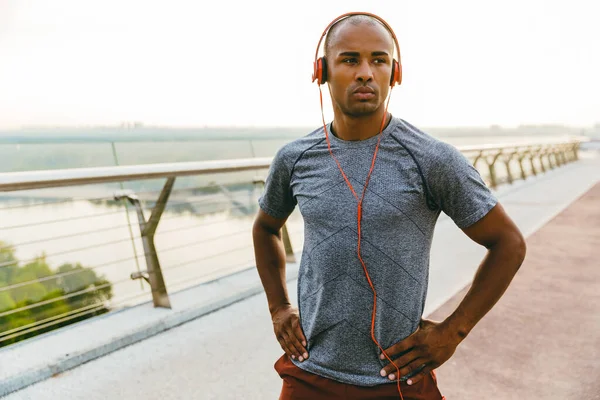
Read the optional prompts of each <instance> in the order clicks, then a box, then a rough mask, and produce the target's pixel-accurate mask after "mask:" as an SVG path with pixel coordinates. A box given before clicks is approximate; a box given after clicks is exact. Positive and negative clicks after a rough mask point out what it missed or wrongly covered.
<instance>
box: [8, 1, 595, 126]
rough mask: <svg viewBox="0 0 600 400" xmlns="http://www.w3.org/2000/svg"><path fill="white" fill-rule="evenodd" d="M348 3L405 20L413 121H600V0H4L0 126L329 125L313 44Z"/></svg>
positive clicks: (401, 23)
mask: <svg viewBox="0 0 600 400" xmlns="http://www.w3.org/2000/svg"><path fill="white" fill-rule="evenodd" d="M349 11H367V12H372V13H375V14H377V15H379V16H381V17H382V18H384V19H385V20H386V21H387V22H388V23H389V24H390V25H391V26H392V27H393V29H394V31H395V33H396V35H397V36H398V38H399V41H400V47H401V53H402V57H401V61H402V66H403V72H404V73H403V83H402V85H401V86H399V87H396V88H394V90H393V92H392V99H391V102H390V111H391V112H392V114H394V115H396V116H399V117H402V118H404V119H406V120H408V121H410V122H412V123H413V124H416V125H425V126H429V127H431V126H488V125H493V124H495V125H501V126H517V125H520V124H565V125H575V126H590V125H593V124H596V123H600V73H599V71H600V44H599V43H600V40H599V39H600V24H599V23H598V17H597V16H598V15H600V12H599V11H600V6H599V5H598V2H597V1H595V0H585V1H584V0H570V1H569V2H567V1H564V0H562V1H555V0H543V1H542V0H505V1H493V2H492V1H481V0H455V1H447V0H410V1H409V0H394V1H390V0H384V1H380V0H370V1H365V0H360V1H355V0H340V1H337V0H329V1H323V0H320V1H319V0H317V1H315V0H302V1H295V2H291V1H281V0H279V1H274V0H273V1H272V0H257V1H230V0H221V1H210V2H208V1H197V0H194V1H176V0H169V1H150V0H143V1H142V0H103V1H93V2H92V1H84V0H53V1H46V0H38V1H34V0H0V128H3V129H11V128H19V127H23V126H32V125H53V126H56V125H64V126H88V125H119V124H121V123H122V122H126V121H129V122H133V121H139V122H142V123H143V124H144V125H159V126H175V127H197V126H285V127H287V126H314V127H317V126H318V125H319V123H320V118H321V117H320V108H319V93H318V88H317V85H316V83H312V82H311V74H312V64H313V61H314V52H315V49H316V45H317V42H318V40H319V37H320V35H321V33H322V31H323V29H324V28H325V27H326V26H327V24H328V23H329V22H330V21H331V20H333V19H334V18H335V17H337V16H338V15H340V14H342V13H345V12H349ZM321 51H322V49H321ZM323 89H325V90H324V92H325V93H327V90H326V86H323ZM326 102H327V103H326V107H325V116H326V118H327V119H328V120H330V119H331V118H332V117H333V112H332V110H331V104H330V103H329V100H328V98H327V97H326Z"/></svg>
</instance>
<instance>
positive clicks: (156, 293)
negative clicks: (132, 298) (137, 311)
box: [115, 177, 175, 308]
mask: <svg viewBox="0 0 600 400" xmlns="http://www.w3.org/2000/svg"><path fill="white" fill-rule="evenodd" d="M174 183H175V177H170V178H168V179H167V182H166V183H165V186H164V187H163V189H162V192H161V193H160V196H159V197H158V200H157V201H156V204H155V205H154V208H152V213H151V214H150V218H149V219H148V221H146V218H145V217H144V210H143V209H142V205H141V204H140V200H139V199H138V197H137V196H136V195H135V194H133V193H131V192H129V193H118V194H116V195H115V199H117V200H118V199H121V198H123V197H125V198H127V200H129V202H130V203H131V204H133V205H134V206H135V209H136V211H137V215H138V221H139V225H140V233H141V236H142V244H143V245H144V255H145V257H146V268H147V270H146V271H142V272H141V273H132V274H131V279H139V278H143V279H145V280H146V281H148V283H149V284H150V288H151V290H152V302H153V303H154V307H164V308H171V302H170V300H169V294H168V293H167V287H166V285H165V281H164V278H163V274H162V270H161V268H160V262H159V260H158V254H157V252H156V247H155V245H154V234H155V233H156V228H157V227H158V223H159V222H160V217H161V216H162V213H163V211H164V210H165V206H166V204H167V201H168V199H169V195H170V194H171V191H172V189H173V184H174Z"/></svg>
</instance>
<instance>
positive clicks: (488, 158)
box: [0, 139, 582, 346]
mask: <svg viewBox="0 0 600 400" xmlns="http://www.w3.org/2000/svg"><path fill="white" fill-rule="evenodd" d="M581 142H582V140H580V139H574V140H569V141H560V142H558V141H557V142H546V143H521V144H506V145H499V146H462V147H459V150H460V151H461V152H462V153H463V154H465V156H467V157H468V158H469V159H470V160H471V162H472V163H473V165H474V166H475V167H476V168H478V169H479V171H480V173H481V174H482V176H483V177H484V179H485V180H486V183H488V185H490V186H491V187H493V188H496V187H497V186H498V185H500V184H502V183H509V184H510V183H513V182H514V181H515V180H517V179H526V178H527V177H528V176H531V175H537V174H540V173H543V172H546V171H548V170H549V169H552V168H556V167H558V166H561V165H563V164H566V163H568V162H571V161H574V160H577V159H578V151H579V146H580V143H581ZM271 160H272V159H271V158H270V157H267V158H251V159H238V160H222V161H202V162H183V163H168V164H148V165H134V166H117V167H100V168H77V169H63V170H50V171H27V172H16V173H0V194H2V192H4V193H6V192H11V193H12V194H13V195H16V194H17V193H20V192H23V191H31V190H40V189H46V190H47V189H49V188H53V189H55V188H62V187H67V186H80V185H99V184H103V185H106V184H113V183H123V182H128V181H143V180H154V179H165V182H164V184H163V185H162V189H161V190H160V191H140V190H137V191H133V190H126V189H123V188H119V189H113V190H112V191H111V189H110V188H108V187H107V188H105V190H106V191H110V195H107V196H104V197H93V198H88V197H82V198H67V199H58V200H53V201H50V202H48V201H40V202H36V203H33V204H17V205H11V206H7V207H2V208H0V215H1V214H2V213H15V212H23V211H24V210H27V212H29V213H34V211H35V209H36V208H42V209H44V210H46V209H47V208H48V207H59V206H60V205H61V204H64V203H67V204H74V202H85V203H86V204H88V205H89V204H95V203H96V202H104V203H105V204H109V203H110V205H111V207H115V206H116V207H118V208H117V210H114V209H110V207H109V208H107V207H103V208H102V209H101V212H96V213H93V214H89V213H87V212H86V213H84V214H82V215H69V216H68V217H63V218H57V217H54V216H52V215H50V216H49V218H47V219H44V220H41V221H35V222H34V223H16V224H12V225H8V226H4V227H1V228H0V232H14V231H21V230H24V231H28V230H29V231H28V232H30V231H31V230H32V229H33V228H40V227H44V229H46V228H47V229H48V230H49V232H50V236H46V237H34V235H33V234H31V235H29V234H24V235H22V237H24V238H25V239H24V240H22V241H18V242H17V243H15V244H12V245H8V244H6V245H0V284H1V282H2V279H1V278H2V276H3V275H2V274H4V275H6V274H8V273H13V275H14V274H18V273H19V274H20V273H21V272H23V271H24V272H23V273H22V274H21V275H19V276H18V277H17V278H18V279H13V280H12V281H9V283H8V284H5V285H4V286H0V346H2V344H3V342H7V341H10V340H15V339H16V338H18V337H19V336H27V335H33V334H35V333H36V332H42V331H44V329H51V328H52V327H56V326H61V324H65V323H69V321H77V320H79V319H81V318H85V317H87V316H90V315H96V314H97V313H102V312H106V311H107V310H109V309H110V307H113V308H114V307H115V306H116V305H119V304H126V303H127V302H130V301H133V300H135V299H138V298H140V297H143V296H146V295H147V294H148V291H147V290H145V289H146V288H145V287H144V282H146V283H147V284H148V285H149V291H150V293H151V295H152V300H153V304H154V306H155V307H165V308H170V306H171V305H170V301H169V296H168V291H167V285H166V283H165V281H166V279H165V277H164V273H165V272H166V273H171V272H172V271H175V270H185V269H186V268H189V267H190V266H192V267H193V266H194V265H198V264H201V263H203V262H210V261H212V262H216V261H215V260H218V263H217V264H218V267H216V268H212V269H209V270H208V271H202V274H200V275H198V274H192V273H182V274H181V275H180V276H179V278H178V279H176V277H175V276H173V277H172V279H171V280H169V286H170V287H181V286H182V285H183V286H186V285H187V286H189V285H191V284H193V283H195V282H196V283H197V282H202V281H206V280H207V279H211V278H214V277H217V276H219V275H223V274H226V273H231V272H234V271H236V270H240V269H242V268H247V267H248V266H252V262H253V259H254V255H253V251H252V245H251V242H249V241H248V240H247V239H248V238H247V236H249V232H250V230H251V222H252V216H253V214H254V213H255V211H256V209H255V208H253V207H252V206H251V204H250V203H252V204H255V203H256V201H255V200H256V198H252V196H248V197H247V199H248V202H249V204H248V205H245V204H242V202H241V201H238V200H236V197H235V195H234V194H233V192H231V189H228V188H227V187H226V186H223V185H219V184H212V185H208V186H206V185H205V186H202V187H185V188H179V189H177V188H174V187H175V182H176V179H178V178H181V177H186V176H197V175H214V174H232V173H240V172H242V171H253V173H254V177H253V178H252V179H250V181H251V182H250V181H247V182H244V184H245V185H246V186H244V190H246V191H247V190H250V189H248V188H252V189H251V190H261V186H260V184H264V176H265V172H266V170H267V169H268V168H269V166H270V163H271ZM258 171H263V173H262V174H260V175H258V174H256V172H258ZM244 190H241V191H240V192H241V193H242V194H243V193H244ZM173 193H175V195H176V196H178V199H179V201H171V202H169V198H170V197H171V195H172V194H173ZM211 193H212V194H213V195H214V194H215V193H218V194H219V195H220V197H217V198H216V201H212V202H211V199H212V197H211V196H210V194H211ZM242 197H243V196H242ZM213 200H214V199H213ZM111 202H112V203H111ZM131 206H132V207H133V211H134V213H135V215H136V217H137V220H138V229H137V230H138V232H139V234H135V233H134V230H135V229H133V227H132V226H131V223H130V215H129V208H128V207H131ZM169 207H170V208H169ZM178 207H185V208H186V210H188V211H181V210H179V209H178ZM199 207H200V209H201V211H197V212H196V211H192V212H190V211H189V209H192V210H196V209H198V208H199ZM123 209H124V210H123ZM145 209H147V210H148V211H150V216H149V217H148V218H146V214H145ZM214 209H217V210H221V209H226V210H228V213H229V214H225V215H223V213H219V212H213V211H210V210H214ZM202 210H209V211H202ZM51 212H52V211H48V212H46V211H44V213H43V215H44V216H46V215H47V214H48V213H51ZM123 212H124V213H125V215H126V216H127V223H122V222H118V223H117V220H116V219H115V218H122V216H123ZM182 212H183V213H184V214H185V213H186V212H188V213H189V215H191V216H193V217H189V218H188V217H187V216H188V214H185V215H186V217H185V218H182V217H181V215H182V214H181V213H182ZM236 212H241V213H242V215H244V216H245V217H244V218H242V219H240V220H239V221H237V222H236V223H235V224H233V223H232V222H233V221H236V220H234V219H232V218H233V217H231V215H232V214H235V213H236ZM165 213H166V214H167V215H165ZM198 216H200V217H203V218H202V219H201V220H199V219H198V218H196V217H198ZM223 216H224V218H223ZM44 218H45V217H44ZM113 219H115V221H114V222H113V221H112V220H113ZM108 220H110V221H108ZM182 220H185V221H183V222H185V224H184V223H183V222H182ZM90 221H92V222H90ZM100 221H103V222H105V225H106V226H102V225H99V222H100ZM161 221H163V226H164V225H167V226H166V229H162V230H161V231H160V235H162V236H161V237H162V238H163V239H164V238H166V237H168V236H169V235H179V238H178V239H177V240H175V243H176V244H175V245H171V246H158V247H159V249H157V246H156V244H155V236H156V233H157V227H158V224H159V222H161ZM171 222H172V223H171ZM187 222H191V223H189V224H188V223H187ZM198 222H200V223H198ZM79 223H94V224H95V226H94V227H90V226H87V227H84V228H85V229H83V230H76V231H74V232H72V231H71V232H64V229H65V228H64V226H63V228H61V227H60V226H58V227H56V226H57V225H60V224H71V225H69V229H71V228H72V227H73V226H74V225H72V224H79ZM221 225H226V226H228V228H227V229H225V230H224V231H223V233H219V232H217V229H216V227H218V226H221ZM232 225H235V226H232ZM289 225H291V226H292V228H290V226H289ZM194 230H195V231H194ZM118 231H121V232H122V233H123V235H122V236H118V235H117V236H115V234H114V233H115V232H118ZM191 232H194V235H197V236H194V235H192V234H191ZM213 232H217V234H215V235H212V236H210V235H208V233H213ZM301 232H302V223H301V219H300V218H298V219H296V220H294V219H290V220H288V223H287V224H286V226H284V228H283V229H282V237H283V242H284V247H285V252H286V256H287V260H288V261H290V262H293V261H294V260H295V258H294V248H295V247H296V248H298V247H299V246H298V244H299V243H300V245H301V243H302V242H301V236H302V235H301V234H300V233H301ZM94 235H98V236H102V238H103V239H102V240H101V241H100V242H99V243H94V244H90V243H89V242H88V241H91V240H89V237H92V236H94ZM103 235H106V236H103ZM203 235H204V236H203ZM239 235H246V239H245V240H241V239H239ZM190 236H193V237H191V238H190V240H187V239H186V238H188V237H190ZM83 238H85V240H84V242H85V244H84V245H81V246H74V245H69V246H67V247H66V248H65V249H64V250H59V251H53V252H50V253H49V254H45V255H42V256H38V255H36V256H31V257H29V258H26V260H25V261H24V262H19V261H18V260H17V259H16V257H15V256H14V254H15V253H14V251H13V250H14V249H15V248H16V249H19V248H21V247H25V246H38V245H40V244H42V243H59V242H61V241H71V240H75V239H83ZM219 241H225V242H226V246H224V247H223V249H219V246H214V244H215V243H217V242H219ZM233 241H239V244H238V243H236V244H235V245H233V246H232V245H231V243H232V242H233ZM294 242H295V245H294ZM129 244H131V250H132V252H133V254H132V255H131V256H126V257H125V256H116V257H107V254H108V255H110V253H111V250H112V252H113V253H115V254H116V253H117V252H116V251H115V247H116V246H128V245H129ZM140 244H141V246H140ZM198 245H204V249H202V250H201V251H199V252H198V254H197V256H196V255H193V256H192V257H191V258H189V259H186V258H185V257H183V255H181V257H174V260H175V262H173V263H171V264H170V265H168V266H161V262H160V261H159V257H158V254H159V253H161V254H162V255H163V256H164V255H173V254H175V255H178V254H179V252H180V251H182V250H183V249H187V248H193V247H194V246H198ZM138 247H141V248H142V249H143V250H142V251H140V252H138ZM97 250H100V252H98V253H97V254H101V255H102V257H100V258H99V260H100V259H102V260H101V261H99V262H97V263H96V264H95V265H93V266H91V267H89V268H87V267H86V268H83V267H81V266H79V267H78V266H77V265H76V266H72V265H71V266H68V267H64V265H63V266H61V267H60V268H59V269H58V270H56V271H52V270H51V268H50V267H49V266H47V265H46V264H45V263H46V261H45V260H46V258H53V257H62V256H65V255H66V254H73V253H80V254H84V253H83V252H91V251H97ZM175 250H177V252H175ZM238 252H245V253H243V254H239V253H238ZM232 260H233V261H232ZM35 263H38V264H39V265H41V269H42V270H44V271H45V274H44V275H43V276H30V275H28V274H27V268H30V267H31V266H32V265H34V264H35ZM144 263H145V268H143V267H141V266H140V264H144ZM21 264H23V266H20V265H21ZM39 265H38V266H39ZM63 267H64V268H63ZM106 268H113V269H118V270H119V271H120V272H123V271H122V269H123V268H129V269H128V272H127V273H128V275H125V276H120V277H118V279H116V280H113V281H107V280H103V279H100V278H98V277H97V276H96V275H95V273H96V272H98V271H100V270H105V269H106ZM133 269H135V271H132V270H133ZM82 275H89V276H93V277H94V278H93V279H95V280H94V281H93V282H90V281H85V282H84V283H83V284H79V285H76V284H74V283H69V282H70V280H76V279H75V278H77V277H81V276H82ZM13 278H14V276H13ZM136 280H139V282H140V287H141V288H142V289H144V290H142V291H141V292H140V293H132V291H131V290H129V291H123V293H121V294H120V295H119V296H118V300H112V301H109V300H111V296H112V294H111V292H110V291H111V290H112V289H114V288H116V287H120V286H127V285H130V283H131V282H133V281H136ZM56 282H59V283H60V284H61V286H60V288H61V290H60V292H59V293H58V295H56V296H50V297H49V296H45V297H42V298H24V297H23V296H26V295H28V294H30V293H34V292H35V290H34V289H33V288H35V287H37V288H38V289H40V288H41V287H42V286H44V287H46V289H48V290H51V289H52V287H54V286H51V283H52V284H54V283H56ZM39 285H41V286H39ZM128 287H130V286H128ZM6 293H9V294H10V293H12V294H15V293H16V294H17V295H16V297H17V298H19V299H20V301H17V302H16V303H15V304H14V305H12V306H11V307H9V308H6V307H4V308H2V298H3V297H2V296H3V294H6ZM91 293H100V294H102V295H100V296H94V297H90V296H89V295H90V294H91ZM32 296H33V295H32ZM76 299H77V300H76ZM66 302H71V303H73V304H71V308H68V307H63V308H61V307H60V306H61V305H63V303H65V304H66ZM108 304H109V305H110V306H109V305H108ZM50 307H54V308H52V309H50ZM31 310H37V311H39V312H38V314H36V317H35V318H30V319H28V318H27V317H23V318H22V321H20V322H19V323H14V324H13V325H6V326H8V328H6V326H4V325H3V322H7V321H10V320H11V319H13V320H14V319H15V318H17V317H19V316H22V315H24V314H25V313H27V312H31ZM57 310H58V311H57ZM37 311H36V312H37ZM13 322H14V321H13Z"/></svg>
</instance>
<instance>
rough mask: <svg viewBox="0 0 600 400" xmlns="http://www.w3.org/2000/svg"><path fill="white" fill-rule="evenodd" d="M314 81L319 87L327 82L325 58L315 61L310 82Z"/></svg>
mask: <svg viewBox="0 0 600 400" xmlns="http://www.w3.org/2000/svg"><path fill="white" fill-rule="evenodd" d="M315 80H316V81H317V84H319V85H322V84H324V83H325V82H327V61H325V57H321V58H318V59H317V61H315V64H314V71H313V76H312V81H313V82H314V81H315Z"/></svg>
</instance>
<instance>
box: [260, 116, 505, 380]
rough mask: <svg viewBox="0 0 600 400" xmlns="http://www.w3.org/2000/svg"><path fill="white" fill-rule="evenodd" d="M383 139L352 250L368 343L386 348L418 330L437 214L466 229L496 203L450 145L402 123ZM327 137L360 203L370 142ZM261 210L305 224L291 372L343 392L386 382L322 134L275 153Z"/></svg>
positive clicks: (348, 210) (350, 214)
mask: <svg viewBox="0 0 600 400" xmlns="http://www.w3.org/2000/svg"><path fill="white" fill-rule="evenodd" d="M330 126H331V125H329V126H328V129H330ZM381 135H383V137H382V139H381V144H380V147H379V153H378V155H377V161H376V164H375V169H374V170H373V173H372V175H371V179H370V182H369V186H368V188H367V193H366V194H365V198H364V202H363V219H362V228H361V229H362V239H361V252H362V257H363V260H364V261H365V264H366V266H367V270H368V271H369V275H370V277H371V280H372V282H373V285H374V287H375V290H376V291H377V297H378V299H377V314H376V319H375V335H376V338H377V340H378V341H379V343H380V344H381V345H382V347H383V348H384V349H385V348H387V347H389V346H391V345H392V344H394V343H397V342H399V341H400V340H402V339H404V338H406V337H407V336H409V335H410V334H411V333H413V332H414V331H415V330H416V329H417V327H418V325H419V321H420V319H421V316H422V313H423V307H424V303H425V297H426V294H427V283H428V276H429V253H430V248H431V241H432V238H433V231H434V227H435V223H436V221H437V219H438V217H439V215H440V212H441V211H443V212H444V213H446V214H447V215H448V216H450V218H452V220H453V221H454V222H455V223H456V225H458V226H459V227H460V228H465V227H468V226H470V225H472V224H473V223H475V222H477V221H478V220H479V219H481V218H482V217H484V216H485V215H486V214H487V213H488V212H489V211H490V210H491V209H492V208H493V207H494V206H495V205H496V203H497V200H496V198H495V196H494V195H493V194H492V193H491V192H490V190H489V189H488V188H487V186H486V185H485V183H484V182H483V180H482V179H481V176H480V175H479V172H478V171H477V170H476V169H475V168H474V167H473V166H472V165H471V164H470V163H469V161H468V160H467V159H466V158H465V157H464V156H463V155H462V153H460V152H459V151H458V150H457V149H456V148H454V147H453V146H451V145H449V144H447V143H444V142H442V141H440V140H437V139H435V138H433V137H432V136H430V135H428V134H426V133H423V132H421V131H420V130H419V129H417V128H415V127H414V126H412V125H410V124H409V123H407V122H406V121H404V120H402V119H399V118H393V119H392V121H391V122H390V123H389V125H388V126H387V127H386V129H385V130H384V131H383V132H382V133H381ZM329 137H330V140H331V146H332V151H333V153H334V154H335V156H336V157H337V158H338V160H339V162H340V164H341V165H342V168H343V169H344V172H345V173H346V175H347V176H348V179H349V180H350V182H351V183H352V186H353V187H354V190H355V191H356V192H357V194H358V196H359V197H360V195H361V193H362V188H363V186H364V182H365V179H366V177H367V174H368V171H369V168H370V166H371V160H372V156H373V151H374V149H375V145H376V143H377V139H378V137H379V135H376V136H373V137H371V138H369V139H367V140H362V141H344V140H341V139H339V138H337V137H335V136H334V135H332V134H331V133H329ZM428 203H429V206H428ZM259 205H260V207H261V208H262V210H264V211H265V212H266V213H267V214H269V215H271V216H273V217H275V218H285V217H286V216H288V215H289V214H290V213H291V212H292V211H293V210H294V208H295V206H296V205H298V207H299V209H300V213H301V215H302V217H303V220H304V248H303V250H302V259H301V262H300V269H299V273H298V306H299V311H300V320H301V325H302V330H303V332H304V334H305V335H306V339H307V341H308V351H309V353H310V357H309V359H308V360H307V361H304V362H298V361H294V363H295V364H296V365H297V366H298V367H300V368H302V369H304V370H306V371H309V372H312V373H314V374H317V375H320V376H323V377H326V378H330V379H334V380H337V381H340V382H344V383H350V384H354V385H360V386H374V385H378V384H384V383H390V381H389V380H388V379H387V378H385V377H382V376H381V375H380V374H379V371H380V370H381V368H382V367H383V366H384V365H386V364H387V361H382V360H380V359H379V358H378V355H379V349H378V348H377V346H376V345H375V343H374V342H373V341H372V340H371V335H370V329H371V313H372V307H373V292H372V290H371V288H370V286H369V283H368V281H367V279H366V276H365V273H364V271H363V268H362V265H361V264H360V261H359V260H358V257H357V239H358V237H357V221H356V214H357V211H356V209H357V200H356V199H355V198H354V196H353V195H352V193H351V191H350V189H349V188H348V186H347V185H346V182H345V181H344V178H343V177H342V175H341V173H340V171H339V169H338V167H337V165H336V163H335V161H334V159H333V158H332V157H331V155H330V154H329V151H328V149H327V142H326V140H325V134H324V131H323V128H320V129H317V130H315V131H314V132H312V133H310V134H309V135H307V136H304V137H302V138H299V139H297V140H295V141H293V142H291V143H288V144H286V145H285V146H283V147H282V148H281V149H280V150H279V151H278V152H277V154H276V156H275V157H274V159H273V163H272V165H271V168H270V170H269V174H268V177H267V180H266V186H265V190H264V193H263V194H262V196H261V197H260V199H259ZM435 205H437V206H438V208H437V209H435V207H434V206H435ZM432 208H434V209H433V210H432Z"/></svg>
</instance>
